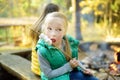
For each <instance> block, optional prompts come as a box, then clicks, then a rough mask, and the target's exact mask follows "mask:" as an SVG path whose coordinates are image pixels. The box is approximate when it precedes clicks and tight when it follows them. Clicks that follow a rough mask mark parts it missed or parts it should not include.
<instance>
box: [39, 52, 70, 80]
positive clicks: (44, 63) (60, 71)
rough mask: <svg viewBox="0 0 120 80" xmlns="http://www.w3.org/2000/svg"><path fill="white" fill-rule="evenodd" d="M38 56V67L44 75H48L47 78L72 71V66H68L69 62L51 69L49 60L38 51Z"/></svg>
mask: <svg viewBox="0 0 120 80" xmlns="http://www.w3.org/2000/svg"><path fill="white" fill-rule="evenodd" d="M38 56H39V61H40V68H41V70H42V71H43V72H44V74H45V75H46V77H48V78H49V79H50V78H55V77H57V76H60V75H63V74H65V73H67V72H70V71H72V67H71V66H70V64H69V62H68V63H66V64H65V65H63V66H62V67H60V68H58V69H55V70H52V69H51V67H50V64H49V62H48V61H47V60H46V59H45V58H44V57H43V56H42V55H41V54H40V53H39V52H38Z"/></svg>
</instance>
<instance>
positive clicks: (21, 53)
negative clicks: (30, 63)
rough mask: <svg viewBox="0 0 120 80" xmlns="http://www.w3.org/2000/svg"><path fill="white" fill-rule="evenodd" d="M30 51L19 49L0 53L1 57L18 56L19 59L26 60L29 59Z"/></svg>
mask: <svg viewBox="0 0 120 80" xmlns="http://www.w3.org/2000/svg"><path fill="white" fill-rule="evenodd" d="M31 51H32V49H30V48H28V49H20V50H11V51H10V50H6V51H3V52H0V54H1V55H19V56H21V57H24V58H27V59H29V60H30V59H31Z"/></svg>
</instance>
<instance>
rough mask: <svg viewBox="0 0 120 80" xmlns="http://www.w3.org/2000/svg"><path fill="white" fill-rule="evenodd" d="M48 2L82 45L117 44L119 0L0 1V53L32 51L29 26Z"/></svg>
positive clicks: (119, 34) (119, 20)
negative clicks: (57, 11)
mask: <svg viewBox="0 0 120 80" xmlns="http://www.w3.org/2000/svg"><path fill="white" fill-rule="evenodd" d="M50 2H51V3H55V4H57V5H59V7H60V11H61V12H63V13H64V14H65V15H66V16H67V18H68V22H69V27H68V34H70V35H72V36H73V37H75V38H76V39H78V40H80V41H81V42H89V41H98V42H99V41H100V42H102V41H105V42H120V29H119V28H120V0H0V52H4V51H9V50H12V49H13V48H14V49H25V48H31V42H30V40H29V36H28V35H29V34H28V31H29V29H30V26H31V25H33V24H34V22H35V21H36V20H37V19H38V17H39V16H40V14H41V11H42V9H43V7H44V6H45V5H46V4H48V3H50Z"/></svg>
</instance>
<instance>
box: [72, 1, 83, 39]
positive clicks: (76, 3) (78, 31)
mask: <svg viewBox="0 0 120 80" xmlns="http://www.w3.org/2000/svg"><path fill="white" fill-rule="evenodd" d="M80 1H81V0H72V6H73V10H74V11H73V20H74V26H75V35H76V39H78V40H83V39H82V35H81V29H80V27H81V26H80V7H79V2H80Z"/></svg>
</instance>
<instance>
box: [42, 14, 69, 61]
mask: <svg viewBox="0 0 120 80" xmlns="http://www.w3.org/2000/svg"><path fill="white" fill-rule="evenodd" d="M49 18H60V19H63V24H64V29H65V32H67V28H68V21H67V18H66V16H65V15H64V14H62V13H61V12H53V13H50V14H48V15H47V16H46V17H45V19H44V22H43V25H44V24H46V23H47V22H49ZM43 28H45V26H43ZM43 28H42V30H44V29H43ZM43 32H44V31H43ZM64 42H65V50H64V51H63V50H62V51H63V53H64V55H65V57H66V59H67V60H68V61H69V60H70V59H71V50H70V44H69V41H68V39H67V37H66V35H64Z"/></svg>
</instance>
